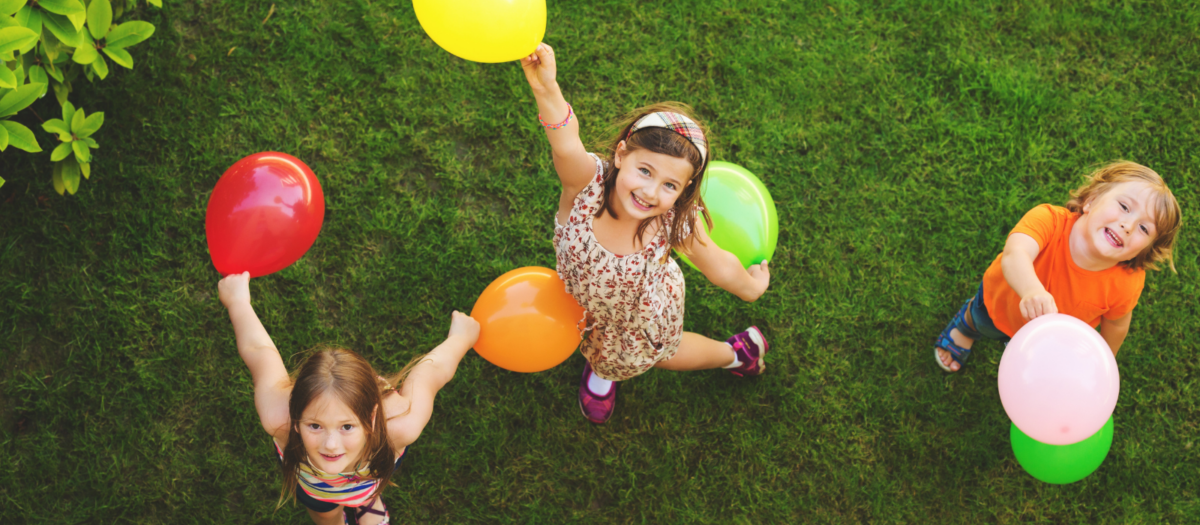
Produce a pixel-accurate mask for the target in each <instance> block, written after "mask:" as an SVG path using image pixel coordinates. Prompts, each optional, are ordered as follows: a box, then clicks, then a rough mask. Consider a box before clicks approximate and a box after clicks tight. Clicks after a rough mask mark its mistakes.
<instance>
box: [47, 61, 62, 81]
mask: <svg viewBox="0 0 1200 525" xmlns="http://www.w3.org/2000/svg"><path fill="white" fill-rule="evenodd" d="M46 72H47V73H49V74H50V78H53V79H54V80H56V81H58V82H59V83H62V81H63V74H62V69H60V68H57V67H54V62H49V61H47V62H46Z"/></svg>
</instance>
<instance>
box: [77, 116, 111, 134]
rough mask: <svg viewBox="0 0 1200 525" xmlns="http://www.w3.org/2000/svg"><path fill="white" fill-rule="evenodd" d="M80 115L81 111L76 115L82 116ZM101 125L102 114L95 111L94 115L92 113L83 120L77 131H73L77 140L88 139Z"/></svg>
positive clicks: (102, 123)
mask: <svg viewBox="0 0 1200 525" xmlns="http://www.w3.org/2000/svg"><path fill="white" fill-rule="evenodd" d="M82 114H83V112H82V111H80V112H79V113H78V115H82ZM103 125H104V112H103V111H97V112H95V113H92V114H91V115H88V117H87V118H86V119H84V121H83V124H81V125H80V126H79V129H76V130H75V136H76V137H79V138H86V137H90V136H92V133H95V132H96V130H98V129H100V126H103Z"/></svg>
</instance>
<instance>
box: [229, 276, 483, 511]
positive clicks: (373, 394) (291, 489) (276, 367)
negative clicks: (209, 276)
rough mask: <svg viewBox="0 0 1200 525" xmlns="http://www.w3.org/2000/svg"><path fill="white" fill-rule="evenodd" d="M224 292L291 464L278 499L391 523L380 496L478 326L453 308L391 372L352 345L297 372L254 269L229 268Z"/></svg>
mask: <svg viewBox="0 0 1200 525" xmlns="http://www.w3.org/2000/svg"><path fill="white" fill-rule="evenodd" d="M217 289H218V291H219V296H220V299H221V303H222V304H224V305H225V308H226V309H227V310H229V318H230V320H231V321H232V322H233V331H234V334H235V335H236V337H237V347H238V353H239V354H240V355H241V356H242V360H243V361H245V362H246V366H247V367H249V368H250V375H251V377H252V378H253V381H254V406H255V408H256V409H257V410H258V417H259V419H260V421H261V422H262V426H263V429H264V430H266V431H267V433H268V434H270V435H271V437H272V438H274V442H275V451H276V453H278V454H279V459H280V461H281V463H282V464H283V490H282V493H281V495H280V498H279V504H280V505H282V504H283V502H284V501H285V500H286V499H289V498H292V497H295V498H296V499H297V500H299V501H300V502H301V503H303V504H304V506H305V507H306V508H307V509H308V515H309V516H310V517H312V519H313V521H314V522H316V523H317V524H320V525H324V524H329V525H335V524H338V525H340V524H344V523H359V524H362V525H381V524H387V523H389V516H388V513H387V510H386V508H385V507H384V505H383V500H382V499H380V495H381V494H382V492H383V490H384V488H385V487H386V486H387V485H388V484H390V482H389V481H388V479H389V478H390V477H391V475H392V473H393V472H394V471H395V469H396V467H398V466H399V465H400V460H401V458H403V456H404V453H405V451H406V450H407V448H408V446H409V445H410V444H412V442H413V441H416V439H417V437H418V436H420V435H421V430H423V429H424V428H425V425H426V423H428V422H429V417H430V415H431V414H432V413H433V398H434V396H435V395H437V392H438V391H439V390H441V389H442V387H443V386H445V384H446V383H447V382H449V381H450V379H452V378H453V377H454V371H455V370H456V369H457V368H458V363H459V361H461V360H462V358H463V356H464V355H466V353H467V350H470V349H471V347H472V346H474V345H475V341H476V340H477V339H478V338H479V323H477V322H475V320H474V319H471V318H470V317H468V316H466V315H463V314H461V313H459V312H454V313H453V314H452V318H451V321H450V334H449V336H447V337H446V341H445V342H443V343H442V344H440V345H438V347H437V348H434V349H433V351H431V352H429V353H428V354H426V355H424V356H419V357H418V358H416V359H413V361H412V362H411V363H409V365H408V366H406V367H405V368H404V370H401V371H400V372H399V373H397V374H395V375H393V376H392V377H390V378H384V377H381V376H379V375H377V374H376V373H375V370H374V369H373V368H372V367H371V365H370V364H369V363H367V361H366V360H365V359H363V358H362V357H361V356H359V355H358V354H356V353H354V352H351V351H349V350H344V349H324V350H320V351H318V352H315V353H313V354H312V355H311V356H310V357H309V358H308V359H307V360H306V361H305V362H304V364H303V365H301V367H300V369H299V370H298V371H296V373H295V374H293V375H292V376H291V377H289V375H288V372H287V369H286V368H285V367H284V365H283V359H282V358H281V357H280V356H279V350H277V349H276V348H275V344H274V343H272V342H271V338H270V336H268V335H267V331H266V329H265V328H263V325H262V323H261V322H260V321H259V319H258V315H256V314H255V313H254V309H253V308H252V307H251V306H250V274H249V273H242V274H235V275H229V276H227V277H225V278H224V279H222V280H221V282H220V283H219V284H218V285H217ZM393 384H399V385H400V386H399V388H393V387H392V385H393Z"/></svg>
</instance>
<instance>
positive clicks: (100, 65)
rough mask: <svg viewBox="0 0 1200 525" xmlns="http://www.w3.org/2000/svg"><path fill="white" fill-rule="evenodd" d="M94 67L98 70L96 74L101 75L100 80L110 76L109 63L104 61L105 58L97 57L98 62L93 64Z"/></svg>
mask: <svg viewBox="0 0 1200 525" xmlns="http://www.w3.org/2000/svg"><path fill="white" fill-rule="evenodd" d="M92 67H93V68H95V69H96V74H97V75H100V80H104V78H105V77H107V76H108V61H106V60H104V57H102V56H97V57H96V61H95V62H92Z"/></svg>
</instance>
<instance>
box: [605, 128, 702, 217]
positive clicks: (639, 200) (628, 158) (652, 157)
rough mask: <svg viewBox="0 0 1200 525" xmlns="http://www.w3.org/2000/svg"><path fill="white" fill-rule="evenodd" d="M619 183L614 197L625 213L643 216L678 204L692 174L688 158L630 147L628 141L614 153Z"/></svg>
mask: <svg viewBox="0 0 1200 525" xmlns="http://www.w3.org/2000/svg"><path fill="white" fill-rule="evenodd" d="M613 163H614V165H615V166H616V167H617V169H618V172H617V183H616V186H615V188H614V190H615V191H614V192H613V195H612V198H613V199H614V200H616V201H617V206H616V207H617V209H619V210H621V211H622V212H624V213H623V217H622V218H624V217H631V218H633V219H635V220H639V221H641V220H644V219H648V218H651V217H657V216H659V215H662V214H664V213H666V212H667V210H669V209H671V207H672V206H674V205H675V200H676V199H678V198H679V195H680V194H681V193H682V192H683V189H684V188H685V187H686V186H687V185H688V183H689V182H690V181H691V178H692V172H693V168H692V164H691V162H689V161H688V160H687V159H684V158H679V157H672V156H670V155H664V154H662V153H655V152H653V151H650V150H646V149H636V150H633V151H628V150H626V149H625V142H624V141H622V142H621V143H620V144H619V145H618V146H617V152H616V155H614V161H613Z"/></svg>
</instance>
